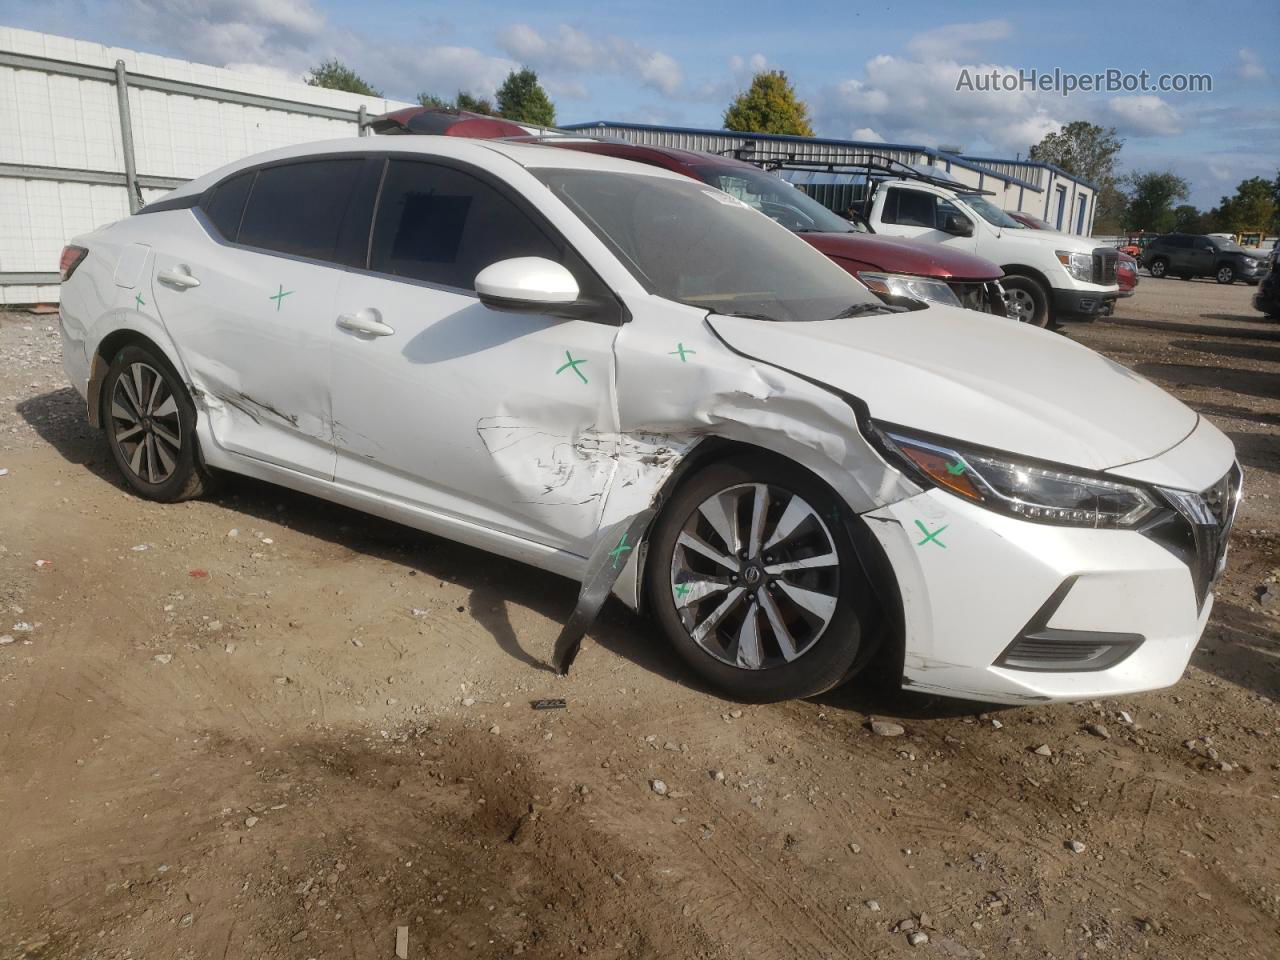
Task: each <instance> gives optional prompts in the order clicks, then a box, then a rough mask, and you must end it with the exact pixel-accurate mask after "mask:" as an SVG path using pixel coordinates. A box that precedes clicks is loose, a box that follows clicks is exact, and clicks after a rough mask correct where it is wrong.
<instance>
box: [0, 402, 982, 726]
mask: <svg viewBox="0 0 1280 960" xmlns="http://www.w3.org/2000/svg"><path fill="white" fill-rule="evenodd" d="M83 410H84V403H83V401H82V400H80V398H79V396H77V395H76V393H75V391H74V390H71V389H65V390H59V391H56V392H54V393H49V394H43V395H41V396H39V397H33V398H31V399H29V400H24V401H22V402H21V403H19V404H18V412H19V413H20V414H21V415H22V416H23V418H24V419H26V420H27V422H28V423H30V424H31V426H32V427H33V428H35V430H36V431H37V433H38V434H39V435H40V436H41V437H42V438H43V439H44V440H45V441H47V442H48V443H49V445H50V446H52V447H53V448H54V449H55V450H57V451H58V453H59V454H60V455H61V456H62V457H63V458H64V459H66V460H67V461H69V462H70V463H75V464H80V465H83V466H84V467H85V468H86V469H88V470H90V471H91V472H92V473H93V474H94V475H95V476H97V477H99V478H101V479H103V480H105V481H106V482H108V483H110V484H112V485H113V486H115V487H118V488H120V489H128V487H127V486H126V485H125V483H124V482H123V480H122V478H121V477H120V475H119V473H118V471H117V469H116V465H115V463H114V461H113V460H112V458H111V453H110V451H109V449H108V448H107V444H106V441H105V439H104V438H103V437H102V434H101V433H100V432H98V431H95V430H93V429H92V428H90V427H89V426H88V425H87V423H85V422H84V415H83ZM71 412H74V417H73V416H69V415H68V414H69V413H71ZM221 479H222V480H223V482H222V484H221V485H220V488H219V491H218V492H217V493H216V494H215V495H214V496H212V497H211V498H210V499H211V500H212V501H213V502H216V503H218V504H219V505H220V506H223V507H225V508H227V509H229V510H233V511H236V512H239V513H242V514H245V515H247V516H252V517H256V518H257V519H259V520H262V521H266V522H270V523H273V524H279V525H282V526H287V527H289V528H290V529H293V530H296V531H298V532H300V533H303V534H305V535H307V536H310V537H315V538H316V539H319V540H323V541H326V542H329V543H332V544H336V545H338V546H341V547H344V548H346V549H349V550H353V551H356V552H358V553H361V554H365V555H367V556H370V557H374V558H377V559H379V560H384V561H387V562H390V563H397V564H400V565H401V566H404V567H407V568H409V569H410V570H415V571H417V572H418V573H421V574H423V575H425V576H430V577H435V578H436V579H438V580H445V581H449V582H451V583H455V584H458V585H459V586H462V587H463V588H464V589H466V590H468V591H469V593H470V596H469V598H468V610H469V611H470V613H471V615H472V616H473V617H474V618H475V620H476V622H477V623H479V624H480V625H481V626H483V627H484V628H485V629H486V630H488V631H489V633H490V634H491V635H492V636H493V639H494V642H495V643H496V644H497V645H498V647H499V648H500V649H502V650H503V651H504V652H505V653H507V654H508V655H509V656H510V657H512V658H513V659H515V660H517V661H519V662H520V663H522V664H524V665H525V666H527V667H530V668H531V669H533V670H537V671H539V672H544V671H550V670H551V667H550V665H549V663H548V662H547V661H545V660H543V659H542V657H541V656H540V655H539V654H536V653H534V652H533V651H531V650H530V649H528V647H527V645H526V644H524V643H522V641H521V638H520V637H519V636H518V634H517V633H516V631H515V628H514V627H513V625H512V622H511V617H510V614H509V612H508V604H511V603H514V604H517V605H519V606H521V607H525V608H527V609H530V610H533V611H535V612H536V613H538V614H539V615H541V616H543V617H546V618H547V619H549V620H551V621H553V622H557V623H564V622H565V620H567V619H568V617H569V615H570V613H571V612H572V610H573V608H574V605H575V603H576V602H577V598H578V584H577V583H576V582H573V581H571V580H568V579H566V578H564V577H560V576H556V575H555V574H551V573H547V572H546V571H543V570H538V569H536V568H534V567H530V566H526V565H524V564H521V563H518V562H516V561H514V560H507V559H505V558H502V557H498V556H495V555H493V554H490V553H486V552H484V551H482V550H478V549H476V548H473V547H469V546H466V545H464V544H460V543H455V542H453V541H450V540H445V539H443V538H440V537H435V536H432V535H431V534H427V533H422V532H420V531H418V530H414V529H412V528H410V527H406V526H402V525H400V524H397V523H394V522H392V521H389V520H383V519H381V518H379V517H374V516H370V515H368V514H364V513H361V512H359V511H357V510H352V509H349V508H347V507H343V506H340V505H338V504H334V503H329V502H328V501H325V500H321V499H319V498H317V497H312V496H309V495H307V494H303V493H297V492H295V491H292V490H288V489H285V488H283V487H278V486H275V485H273V484H269V483H265V482H262V481H257V480H252V479H249V478H245V477H237V476H231V475H222V477H221ZM587 635H588V637H589V638H590V639H591V640H592V641H594V643H588V644H587V645H586V646H585V647H584V649H583V651H582V654H581V657H582V658H589V657H593V656H602V655H617V656H622V657H625V658H627V659H628V660H630V661H632V662H633V663H635V664H636V665H637V666H639V667H641V668H642V669H644V670H648V671H650V672H652V673H656V674H658V675H659V676H661V677H663V678H664V679H666V680H668V681H670V682H672V683H678V684H681V685H683V686H686V687H690V688H692V689H695V690H699V691H701V692H703V693H707V694H709V695H712V696H719V694H717V693H716V692H715V691H713V690H711V689H710V688H708V687H707V686H706V685H705V684H703V683H702V682H701V680H700V679H699V678H698V677H697V676H696V675H695V674H694V673H693V672H692V671H691V670H689V668H688V667H687V666H686V665H685V664H684V663H683V661H681V659H680V658H679V656H678V655H677V654H676V653H675V651H674V650H672V649H671V646H670V644H669V643H668V642H667V640H666V638H665V637H664V636H663V635H662V632H661V629H660V628H659V627H658V626H657V625H656V624H655V623H653V622H652V621H650V620H649V619H648V618H647V617H644V616H640V615H638V614H635V613H632V612H631V611H630V610H628V609H627V608H626V607H625V606H623V605H622V604H621V603H620V602H618V601H617V600H610V601H609V602H608V603H607V604H606V605H605V608H604V610H603V611H602V612H601V614H600V616H599V618H598V619H597V620H596V622H595V624H594V625H593V626H592V628H591V629H590V631H588V634H587ZM595 646H599V647H602V648H604V649H603V650H596V649H593V647H595ZM539 653H544V654H545V656H548V657H549V656H550V653H551V651H550V649H548V650H546V651H545V652H542V651H539ZM580 662H581V661H580ZM819 702H821V703H824V704H828V705H830V706H832V707H835V708H838V709H847V710H854V711H861V712H877V713H881V714H887V715H901V716H911V717H918V718H923V717H929V716H954V715H957V714H963V713H972V712H973V711H974V709H975V707H974V705H972V704H964V703H962V702H960V701H954V700H947V699H945V698H940V697H924V696H921V695H919V694H914V693H908V692H906V691H900V690H898V689H897V688H896V682H895V678H893V677H891V676H885V675H883V674H881V673H875V674H874V675H870V676H868V677H866V678H859V679H858V680H855V681H854V682H852V683H850V684H846V685H845V686H844V687H841V688H839V689H838V690H837V691H834V692H832V693H828V694H826V695H824V696H823V697H822V698H820V700H819Z"/></svg>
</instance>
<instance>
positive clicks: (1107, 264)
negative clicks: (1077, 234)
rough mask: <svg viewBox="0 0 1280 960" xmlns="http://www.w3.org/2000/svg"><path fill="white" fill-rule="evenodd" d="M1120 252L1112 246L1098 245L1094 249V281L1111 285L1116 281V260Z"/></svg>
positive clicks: (1103, 284)
mask: <svg viewBox="0 0 1280 960" xmlns="http://www.w3.org/2000/svg"><path fill="white" fill-rule="evenodd" d="M1119 259H1120V254H1119V253H1118V252H1116V251H1115V250H1112V249H1111V248H1110V247H1098V248H1097V249H1095V250H1094V251H1093V282H1094V283H1097V284H1101V285H1102V286H1110V285H1111V284H1113V283H1115V282H1116V261H1117V260H1119Z"/></svg>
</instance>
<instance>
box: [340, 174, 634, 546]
mask: <svg viewBox="0 0 1280 960" xmlns="http://www.w3.org/2000/svg"><path fill="white" fill-rule="evenodd" d="M524 256H541V257H546V258H548V259H552V260H556V261H558V262H561V263H564V264H565V265H566V266H567V267H569V268H570V270H571V272H573V273H574V274H575V277H576V278H577V279H578V281H579V287H580V289H582V290H583V292H584V295H585V294H587V293H588V292H590V293H591V294H592V295H593V297H594V298H598V299H599V300H600V301H601V302H605V301H610V298H611V297H612V294H610V293H609V292H608V291H607V290H606V289H603V284H601V282H600V281H599V280H598V279H597V278H595V275H594V274H593V273H592V272H591V271H590V270H589V269H588V268H587V267H586V266H585V264H583V263H582V262H581V260H580V259H578V258H577V256H576V254H574V252H573V251H572V250H571V249H570V248H568V246H567V244H565V243H564V241H563V239H562V238H560V237H559V236H558V234H556V233H555V231H554V230H553V228H551V227H550V226H549V225H548V224H547V223H546V222H545V221H543V220H542V219H541V218H540V217H539V215H538V214H537V213H536V211H535V210H534V209H533V208H532V207H531V206H529V205H528V204H527V202H526V201H524V200H523V199H522V198H520V197H519V196H518V195H516V194H515V193H514V192H513V191H511V190H510V189H509V188H507V187H506V186H505V184H504V183H503V182H502V181H501V180H498V179H497V178H495V177H493V176H492V175H490V174H487V173H485V172H483V171H480V170H478V169H475V168H473V167H468V166H466V165H459V164H458V163H456V162H452V163H451V162H448V161H444V160H441V159H439V158H435V159H432V160H430V161H427V160H420V159H417V158H398V157H392V158H391V159H389V160H388V161H387V165H386V172H385V175H384V179H383V182H382V187H381V191H380V193H379V199H378V206H377V211H376V214H375V217H374V226H373V232H372V236H371V239H370V245H369V269H368V270H367V271H363V272H353V273H350V274H348V275H347V276H345V277H344V278H343V280H342V283H341V285H340V288H339V291H338V297H337V300H336V304H337V309H336V310H335V311H333V313H334V316H333V317H332V318H331V320H330V325H331V326H332V327H333V328H334V329H335V331H336V332H337V340H336V342H335V348H334V367H333V378H332V384H333V387H332V389H333V418H334V442H335V446H336V450H337V458H338V459H337V479H338V481H339V482H340V483H344V484H348V485H350V486H353V487H356V488H358V489H360V490H362V491H364V492H366V493H367V494H368V495H375V496H380V497H388V498H391V499H392V500H394V501H396V502H398V503H400V504H405V505H408V506H410V507H413V508H417V509H419V510H426V511H432V512H436V513H443V514H445V515H447V516H449V517H452V518H455V519H461V520H465V521H470V522H477V523H480V524H482V525H484V526H485V527H487V528H489V529H495V530H499V531H502V532H505V533H508V534H511V535H513V536H518V537H522V538H525V539H529V540H533V541H536V542H538V543H541V544H545V545H550V546H553V547H556V548H558V549H565V550H569V551H571V552H576V553H580V554H585V553H586V552H587V550H588V544H589V542H590V539H591V537H592V535H593V534H594V533H595V531H596V527H597V525H598V522H599V517H600V510H601V505H602V500H603V493H604V491H605V488H606V485H607V482H608V479H609V477H610V476H611V474H612V469H613V462H612V460H611V454H612V452H613V449H614V445H615V439H614V437H615V434H616V426H615V421H616V418H615V412H614V410H615V404H614V399H613V392H614V370H613V341H614V337H615V334H616V333H617V326H616V324H617V322H618V320H619V319H620V313H621V307H620V306H619V305H618V304H617V301H616V299H613V300H612V301H611V302H612V304H613V306H612V307H611V308H605V309H603V310H602V314H601V316H599V317H596V318H594V319H563V318H560V317H555V316H550V315H540V314H520V313H510V312H502V311H496V310H491V309H489V308H488V307H486V306H485V305H483V304H482V303H481V302H480V300H479V298H478V297H477V295H476V293H475V277H476V274H477V273H478V272H479V271H480V270H482V269H483V268H484V267H486V266H489V265H490V264H492V263H496V262H498V261H500V260H505V259H508V258H512V257H524Z"/></svg>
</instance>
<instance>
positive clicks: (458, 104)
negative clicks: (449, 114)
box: [418, 90, 494, 117]
mask: <svg viewBox="0 0 1280 960" xmlns="http://www.w3.org/2000/svg"><path fill="white" fill-rule="evenodd" d="M418 102H419V103H420V104H422V105H423V106H424V107H434V108H435V109H437V110H465V111H467V112H468V113H479V114H483V115H484V116H486V117H492V116H494V109H493V103H492V102H490V101H489V100H487V99H486V98H484V97H473V96H472V95H471V94H469V93H467V92H466V91H465V90H459V91H458V95H457V97H455V98H454V99H453V100H446V99H445V98H444V97H437V96H436V95H435V94H434V93H420V94H418Z"/></svg>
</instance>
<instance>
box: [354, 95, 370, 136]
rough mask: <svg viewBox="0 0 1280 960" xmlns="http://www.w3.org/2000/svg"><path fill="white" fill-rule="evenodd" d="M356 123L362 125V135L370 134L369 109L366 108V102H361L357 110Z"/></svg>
mask: <svg viewBox="0 0 1280 960" xmlns="http://www.w3.org/2000/svg"><path fill="white" fill-rule="evenodd" d="M356 123H357V125H359V127H360V134H359V135H360V136H362V137H367V136H368V135H369V128H368V126H367V124H368V123H369V111H368V110H366V109H365V108H364V104H363V103H362V104H360V109H359V110H357V111H356Z"/></svg>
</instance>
